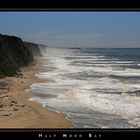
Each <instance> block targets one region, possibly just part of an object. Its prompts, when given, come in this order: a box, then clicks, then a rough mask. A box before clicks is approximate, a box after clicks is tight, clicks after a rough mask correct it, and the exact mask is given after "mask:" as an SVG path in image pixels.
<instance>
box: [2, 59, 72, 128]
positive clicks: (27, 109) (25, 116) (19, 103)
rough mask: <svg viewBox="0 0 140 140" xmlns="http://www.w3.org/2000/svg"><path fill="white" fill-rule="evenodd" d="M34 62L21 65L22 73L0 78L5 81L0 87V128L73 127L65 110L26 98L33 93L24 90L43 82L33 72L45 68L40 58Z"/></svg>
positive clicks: (43, 70)
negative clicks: (55, 108)
mask: <svg viewBox="0 0 140 140" xmlns="http://www.w3.org/2000/svg"><path fill="white" fill-rule="evenodd" d="M34 63H35V65H29V66H26V67H23V68H22V69H21V74H22V75H19V76H13V77H5V78H2V79H0V83H4V84H6V85H8V88H5V89H2V90H0V128H72V122H70V121H69V120H68V119H67V116H66V115H65V114H62V113H57V112H55V111H52V110H51V109H49V108H48V107H45V108H44V107H43V106H42V105H41V104H39V103H37V102H35V101H30V100H29V99H30V98H31V97H32V95H33V93H31V92H29V91H28V92H26V91H25V90H26V89H29V87H30V86H31V85H32V84H33V83H39V82H42V81H43V80H42V79H39V78H37V77H36V76H35V74H36V73H39V72H45V71H46V68H45V67H43V66H42V65H41V64H40V63H41V62H39V60H37V61H36V60H35V62H34Z"/></svg>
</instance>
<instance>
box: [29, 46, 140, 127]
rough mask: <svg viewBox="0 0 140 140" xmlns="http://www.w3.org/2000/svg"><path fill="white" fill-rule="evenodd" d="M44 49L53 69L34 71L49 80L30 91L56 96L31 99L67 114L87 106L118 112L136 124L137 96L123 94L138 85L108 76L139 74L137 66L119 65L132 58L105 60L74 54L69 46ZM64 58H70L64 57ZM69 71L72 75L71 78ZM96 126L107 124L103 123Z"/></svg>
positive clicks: (137, 118) (108, 111) (34, 85)
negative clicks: (40, 71)
mask: <svg viewBox="0 0 140 140" xmlns="http://www.w3.org/2000/svg"><path fill="white" fill-rule="evenodd" d="M47 52H48V54H47V55H46V57H45V59H46V61H47V62H48V63H49V66H50V67H53V68H54V69H53V71H48V72H43V73H39V74H36V76H37V77H39V78H44V79H51V80H52V81H51V80H50V81H47V82H46V83H35V84H33V85H32V86H31V88H32V90H33V91H36V92H41V93H43V94H50V93H51V94H52V95H57V97H55V98H48V99H46V98H44V99H42V98H40V97H35V98H32V100H36V101H38V102H40V103H41V104H43V106H44V107H45V106H46V105H47V106H49V107H51V108H53V109H56V110H58V111H60V112H63V111H64V112H67V113H69V112H72V111H75V109H76V108H78V109H79V110H80V107H86V108H87V109H90V110H96V111H99V112H104V113H109V114H116V115H121V116H123V117H124V118H126V119H129V122H130V123H133V124H137V125H139V117H140V108H139V106H140V97H137V96H131V95H129V93H128V94H126V93H127V92H135V91H136V90H139V89H140V84H138V83H137V84H135V83H127V84H126V83H123V82H121V81H120V80H118V79H115V78H111V76H113V75H114V76H121V77H123V78H126V77H134V76H140V71H139V69H135V68H124V69H123V68H122V67H121V66H124V65H125V66H129V65H130V66H131V65H133V63H134V61H120V60H118V59H112V61H106V59H105V57H104V56H101V55H99V56H98V54H96V55H95V56H92V54H91V55H89V56H88V54H87V55H81V54H80V55H77V56H76V55H73V52H72V51H71V50H68V49H57V48H53V49H51V48H48V50H47ZM67 57H69V59H65V58H67ZM72 57H73V58H74V59H72ZM87 57H89V58H87ZM43 61H45V60H43ZM75 61H78V62H77V63H76V64H78V63H79V65H78V66H77V65H76V64H75V65H73V64H72V63H74V62H75ZM80 61H84V63H85V64H86V65H88V66H84V63H82V62H80ZM86 61H87V63H86ZM88 62H91V63H92V62H93V63H94V64H90V63H89V64H88ZM49 66H48V67H49ZM102 66H104V67H102ZM72 74H73V76H72V77H71V75H72ZM66 75H67V77H66ZM96 75H97V78H96ZM82 76H83V79H82V80H80V79H77V78H82ZM92 76H93V78H92ZM94 76H95V77H94ZM98 76H104V77H98ZM109 76H110V77H109ZM126 79H127V78H126ZM41 90H42V91H41ZM116 93H119V94H116ZM121 93H125V94H121ZM74 113H75V112H74ZM74 113H73V114H74ZM83 116H84V115H83ZM79 117H80V116H79ZM97 125H98V126H100V127H108V126H106V125H103V124H97ZM85 126H86V125H85ZM87 126H88V125H87Z"/></svg>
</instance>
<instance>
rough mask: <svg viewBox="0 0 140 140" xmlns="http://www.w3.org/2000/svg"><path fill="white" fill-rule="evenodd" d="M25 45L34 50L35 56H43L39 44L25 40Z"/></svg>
mask: <svg viewBox="0 0 140 140" xmlns="http://www.w3.org/2000/svg"><path fill="white" fill-rule="evenodd" d="M24 43H25V45H26V46H27V47H28V48H29V49H30V50H31V51H32V53H33V56H34V57H40V56H42V54H41V51H40V48H39V44H35V43H31V42H24Z"/></svg>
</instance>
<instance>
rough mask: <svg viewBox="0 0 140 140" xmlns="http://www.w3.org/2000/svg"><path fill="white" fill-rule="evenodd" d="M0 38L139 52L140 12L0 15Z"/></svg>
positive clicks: (62, 45)
mask: <svg viewBox="0 0 140 140" xmlns="http://www.w3.org/2000/svg"><path fill="white" fill-rule="evenodd" d="M0 34H7V35H14V36H19V37H20V38H22V39H23V40H24V41H30V42H35V43H40V44H46V45H50V46H55V47H81V48H104V47H106V48H108V47H109V48H115V47H116V48H125V47H126V48H136V47H139V48H140V12H134V11H131V12H109V11H108V12H101V11H100V12H95V11H92V12H91V11H90V12H87V11H85V12H84V11H83V12H70V11H69V12H66V11H65V12H62V11H61V12H60V11H57V12H56V11H55V12H54V11H53V12H52V11H44V12H39V11H38V12H37V11H36V12H27V11H26V12H25V11H24V12H12V11H11V12H3V11H1V12H0Z"/></svg>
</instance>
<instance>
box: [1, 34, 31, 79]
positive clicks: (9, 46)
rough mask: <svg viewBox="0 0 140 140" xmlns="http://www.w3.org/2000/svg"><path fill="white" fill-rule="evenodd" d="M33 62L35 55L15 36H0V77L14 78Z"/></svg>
mask: <svg viewBox="0 0 140 140" xmlns="http://www.w3.org/2000/svg"><path fill="white" fill-rule="evenodd" d="M32 61H33V53H32V51H31V49H29V48H28V47H27V46H26V45H25V43H24V42H23V41H22V40H21V39H20V38H19V37H15V36H8V35H1V34H0V77H4V76H12V75H15V74H17V72H19V68H20V67H22V66H26V65H28V64H29V63H31V62H32Z"/></svg>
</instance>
